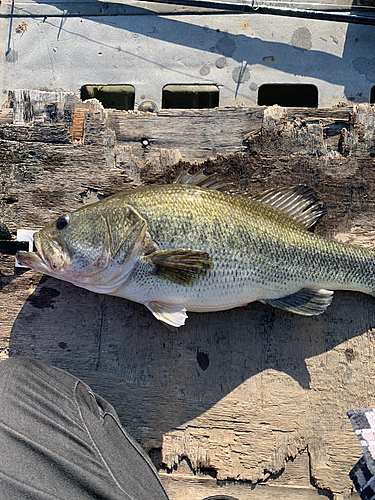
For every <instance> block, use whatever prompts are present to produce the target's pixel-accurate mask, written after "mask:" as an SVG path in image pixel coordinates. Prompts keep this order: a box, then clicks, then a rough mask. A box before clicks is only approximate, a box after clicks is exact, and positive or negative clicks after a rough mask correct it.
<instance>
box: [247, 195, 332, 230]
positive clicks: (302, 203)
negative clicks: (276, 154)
mask: <svg viewBox="0 0 375 500" xmlns="http://www.w3.org/2000/svg"><path fill="white" fill-rule="evenodd" d="M250 199H251V200H255V201H260V202H261V203H266V204H267V205H271V206H272V207H274V208H277V209H278V210H281V211H282V212H284V213H285V214H286V215H289V217H292V218H293V219H294V220H295V221H296V222H298V223H299V224H301V226H302V227H303V228H304V229H308V230H310V231H313V230H314V229H315V226H316V224H317V223H318V222H319V221H320V219H321V218H322V217H323V215H324V214H325V213H326V209H325V208H324V207H323V205H322V204H321V203H320V202H318V201H317V199H316V197H315V194H314V192H313V191H312V189H310V188H308V187H307V186H293V187H284V188H278V189H269V190H268V191H264V192H263V193H259V194H256V195H254V196H251V197H250Z"/></svg>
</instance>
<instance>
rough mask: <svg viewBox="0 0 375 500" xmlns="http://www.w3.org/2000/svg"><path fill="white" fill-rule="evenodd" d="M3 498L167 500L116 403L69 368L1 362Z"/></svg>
mask: <svg viewBox="0 0 375 500" xmlns="http://www.w3.org/2000/svg"><path fill="white" fill-rule="evenodd" d="M0 498H1V499H2V500H26V499H27V500H34V499H35V500H57V499H59V500H60V499H61V500H62V499H64V500H67V499H69V500H88V499H90V500H92V499H100V500H120V499H121V500H168V496H167V494H166V492H165V490H164V488H163V486H162V484H161V481H160V479H159V477H158V474H157V471H156V470H155V468H154V467H153V465H152V464H151V462H150V460H149V459H148V457H147V456H146V455H145V453H144V452H143V451H142V450H141V449H140V448H139V447H138V445H137V444H136V443H135V442H134V441H133V440H132V439H131V438H130V436H129V435H128V434H127V433H126V432H125V431H124V429H123V428H122V427H121V425H120V422H119V420H118V417H117V415H116V412H115V410H114V409H113V407H112V406H111V405H110V404H109V403H107V402H106V401H105V400H104V399H102V398H100V397H99V396H97V395H95V394H94V393H93V392H92V391H91V389H90V388H89V387H88V386H87V385H86V384H84V383H83V382H81V381H80V380H78V379H77V378H75V377H73V376H72V375H70V374H69V373H67V372H64V371H62V370H59V369H57V368H53V367H50V366H46V365H44V364H42V363H40V362H38V361H35V360H32V359H28V358H22V357H15V358H10V359H8V360H6V361H3V362H1V363H0Z"/></svg>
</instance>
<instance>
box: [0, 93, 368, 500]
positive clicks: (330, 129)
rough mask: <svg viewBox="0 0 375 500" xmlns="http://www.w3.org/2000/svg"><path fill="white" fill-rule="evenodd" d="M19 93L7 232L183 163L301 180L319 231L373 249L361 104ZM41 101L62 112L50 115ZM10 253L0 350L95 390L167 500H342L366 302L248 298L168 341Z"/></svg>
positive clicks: (8, 159) (123, 308)
mask: <svg viewBox="0 0 375 500" xmlns="http://www.w3.org/2000/svg"><path fill="white" fill-rule="evenodd" d="M25 92H26V91H24V92H23V93H19V94H17V93H15V94H14V99H29V97H30V96H28V94H27V92H26V93H25ZM25 96H26V97H25ZM32 96H33V99H31V101H34V102H38V103H39V104H38V105H36V107H37V108H38V109H39V111H38V112H35V113H34V112H32V113H31V114H30V113H29V114H28V115H27V116H34V117H35V119H34V118H31V120H29V121H28V120H25V119H23V121H22V116H25V113H19V114H18V115H17V116H21V119H19V118H17V123H15V122H12V123H11V119H10V117H11V115H10V114H9V112H5V111H4V110H3V111H2V113H1V114H0V165H1V169H0V176H1V186H2V191H1V200H0V201H1V203H0V210H1V212H0V214H1V215H0V218H1V220H2V221H3V222H5V223H6V224H7V226H8V227H9V229H10V230H11V232H12V234H13V235H14V234H15V231H16V229H17V228H20V227H23V228H27V229H38V228H40V227H42V226H43V225H44V224H46V223H47V222H50V221H51V220H53V219H54V218H55V217H57V216H59V215H61V214H62V213H65V212H67V211H70V210H74V209H77V208H79V207H81V206H82V205H83V204H86V203H90V202H92V201H96V200H98V199H100V198H101V197H103V196H107V195H109V194H112V193H114V192H116V191H119V190H122V189H124V188H127V187H130V188H134V187H137V186H139V185H145V184H150V183H155V182H156V183H161V182H170V181H171V180H172V179H173V178H174V176H175V175H176V173H177V172H178V170H179V169H180V168H183V167H184V168H188V167H192V168H193V170H194V169H196V170H198V169H202V168H204V169H205V170H206V172H208V173H210V172H214V171H216V172H218V173H220V174H221V175H222V176H225V177H228V178H229V180H231V181H232V182H234V184H235V185H236V186H238V187H239V188H241V189H244V190H248V191H250V192H254V193H256V192H260V191H262V190H265V189H267V188H270V187H277V186H287V185H295V184H306V185H308V186H310V187H312V188H314V189H315V190H316V191H317V192H318V193H319V197H320V199H321V200H322V201H323V202H324V204H325V206H326V207H327V210H328V213H327V215H326V216H325V218H324V220H323V221H322V223H321V224H320V225H319V226H318V228H317V231H318V232H319V233H321V234H325V235H328V236H330V237H335V238H337V239H339V240H341V241H347V242H350V243H353V244H358V245H363V246H374V241H375V233H374V226H375V206H374V198H375V182H374V181H375V175H374V165H375V161H374V157H375V146H374V143H375V142H374V138H375V122H374V121H375V109H374V107H371V106H368V105H366V104H363V105H359V106H352V105H350V103H349V104H347V105H345V106H341V107H338V108H333V109H317V110H311V109H293V108H289V109H285V108H279V107H276V106H274V107H271V108H252V109H249V108H228V109H215V110H194V111H181V110H171V111H169V110H163V111H160V112H158V113H156V114H150V113H140V112H120V111H116V110H104V109H103V108H102V107H101V106H100V104H99V103H98V102H97V101H95V100H93V101H87V102H85V103H82V102H79V101H74V102H72V100H71V98H70V97H69V98H68V96H65V95H63V94H56V95H55V96H53V99H55V100H56V102H55V107H54V106H53V104H54V101H53V99H52V100H51V96H45V95H43V93H40V96H38V94H35V93H33V94H32ZM47 97H48V99H47ZM47 101H48V103H49V104H48V105H49V108H48V109H49V110H50V109H57V110H59V109H60V110H61V109H64V106H65V107H66V102H68V101H69V106H70V108H69V109H70V110H71V113H70V114H69V113H67V114H66V118H64V116H63V115H59V116H60V118H59V119H58V121H55V122H53V121H51V119H50V117H49V115H48V109H47V108H45V107H43V110H44V111H40V110H41V109H42V106H41V104H40V103H45V102H47ZM64 103H65V104H64ZM14 106H15V104H14ZM45 109H47V111H46V110H45ZM82 110H84V111H82ZM75 113H78V114H77V115H76V116H78V119H79V120H82V117H84V123H83V127H84V134H83V136H82V138H81V140H80V141H75V140H74V134H75V133H74V120H76V123H77V118H75ZM80 123H82V122H80ZM80 126H81V125H80ZM72 127H73V128H72ZM80 130H82V128H81V129H80ZM72 131H73V132H72ZM142 138H147V139H149V145H148V146H147V147H142V144H141V139H142ZM13 262H14V261H13V259H12V258H11V257H5V256H4V257H0V272H1V274H0V283H1V291H0V306H1V311H2V314H1V318H0V325H1V326H0V328H1V334H0V350H1V351H0V352H1V356H2V359H3V358H4V357H7V356H8V355H11V356H14V355H20V354H22V355H29V356H33V357H36V358H37V359H40V360H42V361H43V362H45V363H49V364H52V365H55V366H58V367H60V368H63V369H66V370H68V371H70V372H71V373H74V374H75V375H77V376H79V377H80V378H82V379H83V380H84V381H85V382H87V383H88V384H90V385H91V386H92V387H93V388H94V390H96V391H97V392H98V393H100V394H101V395H102V396H103V397H105V398H106V399H108V400H109V401H110V402H111V403H112V404H113V405H114V406H115V407H116V409H117V411H118V413H119V415H120V417H121V420H122V422H123V424H124V426H125V427H126V428H127V429H128V430H129V432H131V434H132V435H133V436H134V437H135V438H136V439H137V440H138V441H139V442H140V443H141V444H142V445H143V446H144V448H145V449H146V450H147V451H148V452H149V453H150V456H152V457H153V458H154V459H155V462H156V463H158V464H159V466H160V467H161V475H162V478H163V481H164V482H165V484H166V486H167V488H168V490H169V491H170V495H171V498H172V500H178V499H180V498H182V497H184V498H191V499H192V500H195V499H196V500H203V499H204V498H206V497H209V496H214V495H219V494H221V495H228V496H233V497H234V498H236V499H238V500H242V499H245V498H246V499H247V498H254V499H255V498H257V499H258V498H259V499H263V500H265V499H268V498H271V497H272V498H281V499H282V498H292V499H300V498H301V499H302V498H303V499H310V498H311V499H312V498H318V497H320V498H322V495H323V497H324V496H327V497H328V498H335V499H336V500H345V499H349V498H352V497H351V491H352V484H351V481H350V479H349V477H348V472H349V470H350V468H351V467H352V466H353V465H354V463H355V462H356V460H358V458H359V457H360V455H361V448H360V446H359V444H358V442H357V439H356V436H355V434H354V433H353V432H352V430H351V427H350V423H349V420H348V419H347V417H346V415H345V412H346V411H347V410H349V409H351V408H356V407H361V406H375V393H374V391H375V390H374V387H375V384H374V370H373V359H374V348H375V347H374V346H375V333H374V332H375V301H374V299H373V298H371V297H368V296H364V295H362V294H359V293H358V294H355V293H349V292H337V293H335V296H334V300H333V303H332V305H331V306H330V307H329V308H328V310H327V312H326V313H325V314H323V315H322V316H319V317H313V318H303V317H298V316H294V315H292V314H288V313H286V312H283V311H279V310H276V309H272V308H271V307H267V306H265V305H262V304H259V303H253V304H249V305H248V306H247V307H244V308H241V309H234V310H231V311H223V312H220V313H206V314H200V315H199V314H194V313H190V314H189V319H188V321H187V324H186V326H184V327H183V328H181V329H180V330H179V332H178V333H177V334H176V333H172V332H170V331H168V330H167V329H166V328H165V327H164V326H163V325H162V324H160V323H158V322H157V321H156V320H155V319H154V318H153V317H152V316H151V315H150V313H149V312H148V311H147V310H146V309H145V308H144V307H143V306H141V305H138V304H134V303H131V302H128V301H125V300H122V299H119V298H115V297H106V296H100V295H96V294H94V293H91V292H88V291H86V290H83V289H78V288H76V287H74V286H73V285H70V284H69V283H64V282H61V281H58V280H55V279H53V278H47V277H41V276H40V275H38V274H37V273H34V272H32V271H26V272H24V273H23V274H21V275H19V276H17V275H15V273H14V268H13ZM353 498H354V497H353Z"/></svg>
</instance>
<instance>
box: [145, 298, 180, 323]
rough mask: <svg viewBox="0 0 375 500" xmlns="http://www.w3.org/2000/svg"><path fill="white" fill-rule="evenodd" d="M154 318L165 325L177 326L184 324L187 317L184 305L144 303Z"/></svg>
mask: <svg viewBox="0 0 375 500" xmlns="http://www.w3.org/2000/svg"><path fill="white" fill-rule="evenodd" d="M145 306H146V307H147V309H149V310H150V311H151V312H152V314H153V315H154V316H155V318H156V319H158V320H159V321H163V323H166V324H167V325H170V326H173V327H179V326H182V325H184V324H185V320H186V318H187V314H186V309H185V307H183V306H181V305H178V304H164V303H162V302H147V303H145Z"/></svg>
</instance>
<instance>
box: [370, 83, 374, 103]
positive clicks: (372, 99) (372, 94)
mask: <svg viewBox="0 0 375 500" xmlns="http://www.w3.org/2000/svg"><path fill="white" fill-rule="evenodd" d="M370 104H375V85H374V86H373V87H372V88H371V91H370Z"/></svg>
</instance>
